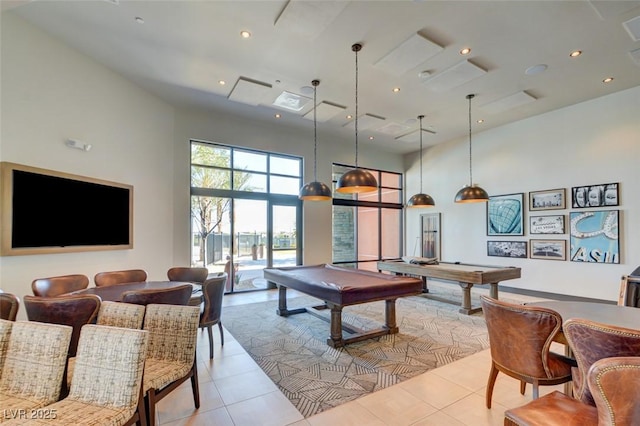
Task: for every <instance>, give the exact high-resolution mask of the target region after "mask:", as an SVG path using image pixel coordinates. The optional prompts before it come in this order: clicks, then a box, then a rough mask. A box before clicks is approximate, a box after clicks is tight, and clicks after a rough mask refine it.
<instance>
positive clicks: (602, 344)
mask: <svg viewBox="0 0 640 426" xmlns="http://www.w3.org/2000/svg"><path fill="white" fill-rule="evenodd" d="M562 330H563V332H564V335H565V336H566V338H567V341H568V342H569V347H571V350H572V351H573V355H574V356H575V358H576V362H577V364H578V366H577V367H575V368H573V397H574V398H576V399H579V400H580V401H582V402H584V403H586V404H590V405H594V404H595V402H594V401H593V397H592V396H591V391H590V389H589V386H588V385H587V381H586V380H585V379H584V378H585V377H586V374H587V372H588V371H589V368H590V367H591V365H592V364H593V363H594V362H596V361H597V360H599V359H602V358H610V357H628V356H640V331H638V330H633V329H628V328H623V327H616V326H613V325H607V324H601V323H597V322H594V321H588V320H585V319H568V320H567V321H565V322H564V324H563V326H562Z"/></svg>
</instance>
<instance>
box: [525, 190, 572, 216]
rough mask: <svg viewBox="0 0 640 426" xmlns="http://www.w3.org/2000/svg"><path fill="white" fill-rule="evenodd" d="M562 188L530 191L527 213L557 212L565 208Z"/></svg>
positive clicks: (564, 196) (564, 191)
mask: <svg viewBox="0 0 640 426" xmlns="http://www.w3.org/2000/svg"><path fill="white" fill-rule="evenodd" d="M566 194H567V191H566V190H565V189H564V188H560V189H548V190H546V191H532V192H530V193H529V211H536V210H559V209H564V208H566V207H567V203H566V198H567V196H566Z"/></svg>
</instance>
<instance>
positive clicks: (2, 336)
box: [0, 319, 13, 376]
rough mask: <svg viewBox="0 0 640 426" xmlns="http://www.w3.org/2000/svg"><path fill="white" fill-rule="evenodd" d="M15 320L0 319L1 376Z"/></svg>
mask: <svg viewBox="0 0 640 426" xmlns="http://www.w3.org/2000/svg"><path fill="white" fill-rule="evenodd" d="M12 325H13V321H8V320H4V319H0V376H2V367H3V366H4V360H5V358H6V357H7V348H8V347H9V336H11V326H12Z"/></svg>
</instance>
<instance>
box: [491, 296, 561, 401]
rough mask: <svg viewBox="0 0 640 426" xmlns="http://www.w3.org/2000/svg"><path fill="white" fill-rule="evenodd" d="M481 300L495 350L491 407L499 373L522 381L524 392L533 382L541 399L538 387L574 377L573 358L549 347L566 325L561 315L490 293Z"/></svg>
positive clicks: (534, 393) (492, 356)
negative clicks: (527, 385)
mask: <svg viewBox="0 0 640 426" xmlns="http://www.w3.org/2000/svg"><path fill="white" fill-rule="evenodd" d="M481 303H482V310H483V312H484V317H485V320H486V322H487V329H488V331H489V347H490V349H491V372H490V373H489V380H488V382H487V393H486V404H487V408H491V396H492V395H493V386H494V385H495V382H496V378H497V377H498V372H502V373H504V374H506V375H507V376H510V377H513V378H514V379H518V380H520V393H521V394H523V395H524V391H525V386H526V383H531V384H532V385H533V399H537V398H538V395H539V392H538V386H548V385H557V384H561V383H566V382H568V381H570V380H571V360H570V359H568V358H566V357H564V356H563V355H560V354H557V353H554V352H551V351H550V350H549V348H550V346H551V342H552V340H553V338H554V336H555V335H556V334H557V333H558V332H559V331H560V327H561V325H562V318H561V317H560V314H558V313H557V312H555V311H553V310H551V309H547V308H541V307H536V306H527V305H517V304H512V303H507V302H503V301H501V300H497V299H492V298H490V297H486V296H481Z"/></svg>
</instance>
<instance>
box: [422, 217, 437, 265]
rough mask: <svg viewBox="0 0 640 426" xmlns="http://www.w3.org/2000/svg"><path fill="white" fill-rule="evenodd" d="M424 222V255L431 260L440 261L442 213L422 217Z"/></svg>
mask: <svg viewBox="0 0 640 426" xmlns="http://www.w3.org/2000/svg"><path fill="white" fill-rule="evenodd" d="M420 218H421V222H422V232H421V235H422V244H421V246H422V254H421V255H420V256H422V257H426V258H429V259H432V258H436V259H438V260H440V213H428V214H423V215H420Z"/></svg>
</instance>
